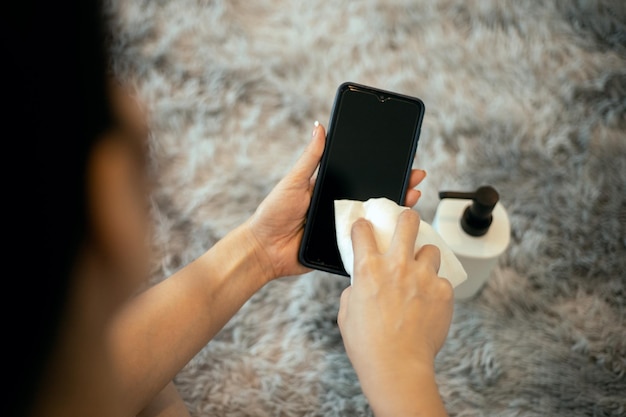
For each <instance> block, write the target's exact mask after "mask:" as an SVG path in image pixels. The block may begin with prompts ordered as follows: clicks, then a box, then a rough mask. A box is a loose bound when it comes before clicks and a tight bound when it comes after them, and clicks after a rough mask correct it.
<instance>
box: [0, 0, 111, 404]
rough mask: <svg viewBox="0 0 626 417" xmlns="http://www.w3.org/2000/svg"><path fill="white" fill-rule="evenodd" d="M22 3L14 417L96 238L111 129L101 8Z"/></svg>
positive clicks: (15, 23) (10, 80)
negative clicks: (80, 258)
mask: <svg viewBox="0 0 626 417" xmlns="http://www.w3.org/2000/svg"><path fill="white" fill-rule="evenodd" d="M15 3H19V4H17V5H9V6H3V9H5V10H3V18H2V19H3V20H4V19H6V20H7V21H6V22H3V24H2V29H1V30H2V32H3V33H2V40H1V42H2V46H3V48H2V51H3V54H5V56H4V63H3V66H4V68H3V72H6V75H5V76H4V77H2V79H3V80H4V81H5V82H7V84H9V86H8V89H5V92H4V96H5V100H6V97H7V91H6V90H8V100H7V101H6V102H7V103H10V105H11V107H12V110H10V112H9V117H8V118H7V119H8V120H10V121H9V123H10V124H11V125H12V126H14V127H15V128H16V129H14V130H13V137H12V138H11V139H12V142H16V144H17V145H18V146H17V147H18V149H17V152H13V153H10V155H12V159H14V160H13V161H12V162H13V166H15V165H17V171H16V173H19V177H23V178H28V179H29V180H28V182H26V183H24V182H23V181H21V180H19V179H18V178H19V177H18V176H17V175H13V176H12V177H9V178H8V181H7V182H9V183H11V184H12V186H8V190H9V192H8V193H7V194H8V195H9V196H10V197H11V198H12V199H13V201H14V204H13V206H12V208H14V209H15V210H14V211H12V210H11V209H10V210H9V212H10V214H9V215H10V216H11V217H10V219H11V222H12V223H13V225H12V227H13V229H12V230H11V232H13V233H12V234H14V236H12V234H9V236H11V238H12V240H11V241H10V243H11V244H12V245H13V248H14V249H15V252H16V255H17V256H15V257H12V259H10V262H14V263H16V265H17V266H18V268H19V270H18V272H15V273H14V276H12V277H9V281H10V282H9V283H8V291H7V293H6V294H9V295H10V296H9V297H7V298H8V299H9V300H10V299H11V298H13V303H12V304H13V307H11V310H9V311H7V312H6V313H5V314H4V315H3V316H4V320H5V325H4V329H3V332H4V331H6V333H5V335H6V337H5V338H4V340H5V343H4V345H5V346H4V347H5V349H3V350H4V351H5V352H6V353H5V355H7V356H6V357H5V358H6V361H7V362H8V369H7V367H4V366H3V368H4V369H7V371H8V372H5V373H4V378H5V379H6V380H7V381H8V385H9V386H10V393H9V395H8V396H7V397H8V407H9V409H8V410H7V412H2V413H0V414H2V415H9V416H14V415H15V416H21V415H28V414H29V412H30V409H29V408H30V407H31V406H32V403H33V401H34V400H35V396H36V395H37V392H38V389H39V383H40V382H41V377H42V374H43V372H44V370H45V365H46V362H47V360H48V359H49V355H50V353H51V351H52V350H53V348H54V346H55V344H56V338H57V336H58V331H59V328H60V323H61V321H62V319H63V314H64V306H65V304H66V301H67V296H68V292H69V291H70V290H71V288H72V281H71V279H72V275H73V271H72V268H73V267H74V265H75V263H76V256H77V253H78V251H79V250H80V247H81V245H82V244H83V243H84V241H85V237H86V236H87V235H88V234H89V217H88V210H87V206H86V202H87V194H86V191H87V190H86V183H85V173H86V164H87V161H88V157H89V154H90V152H91V151H92V149H93V147H94V145H95V143H96V142H97V140H98V139H99V138H100V137H101V136H102V133H103V132H104V131H105V130H107V129H108V128H109V127H110V126H111V124H112V123H111V112H110V108H109V102H108V98H107V80H106V64H107V60H106V50H105V47H104V29H105V27H104V25H103V19H102V9H101V4H100V2H98V1H91V0H77V1H69V2H48V1H42V2H15ZM5 32H6V33H5ZM5 162H8V163H11V162H10V161H5ZM5 178H6V176H5ZM5 192H7V188H5ZM19 255H22V256H24V259H23V260H21V262H20V256H19ZM5 307H6V306H5ZM11 313H12V314H11ZM11 391H12V392H11Z"/></svg>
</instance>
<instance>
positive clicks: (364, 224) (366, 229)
mask: <svg viewBox="0 0 626 417" xmlns="http://www.w3.org/2000/svg"><path fill="white" fill-rule="evenodd" d="M350 236H351V238H352V250H353V251H354V259H355V260H356V259H357V258H359V257H364V256H368V255H370V254H373V253H379V250H378V245H377V244H376V238H375V237H374V228H373V227H372V224H371V223H370V222H369V221H367V220H365V219H364V218H359V219H357V221H355V222H354V223H353V224H352V230H351V234H350Z"/></svg>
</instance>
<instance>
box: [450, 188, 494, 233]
mask: <svg viewBox="0 0 626 417" xmlns="http://www.w3.org/2000/svg"><path fill="white" fill-rule="evenodd" d="M439 198H440V199H444V198H459V199H466V200H472V203H471V204H470V205H469V206H467V208H466V209H465V211H464V212H463V216H462V217H461V227H462V228H463V230H464V231H465V233H467V234H468V235H471V236H476V237H478V236H483V235H484V234H485V233H487V231H488V230H489V226H491V222H492V220H493V216H492V215H491V213H492V212H493V209H494V207H495V206H496V204H497V203H498V200H499V199H500V196H499V194H498V192H497V191H496V189H495V188H493V187H491V186H489V185H486V186H482V187H479V188H478V189H477V190H476V191H474V192H473V193H464V192H456V191H441V192H439Z"/></svg>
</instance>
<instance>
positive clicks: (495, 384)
mask: <svg viewBox="0 0 626 417" xmlns="http://www.w3.org/2000/svg"><path fill="white" fill-rule="evenodd" d="M107 13H108V17H109V19H110V28H111V38H110V40H111V51H112V58H113V69H114V71H115V73H116V74H117V75H118V76H119V77H120V79H122V80H123V81H125V82H126V83H128V84H130V85H132V86H133V87H134V88H136V90H137V95H138V98H139V99H140V100H141V101H142V102H143V103H144V104H145V106H146V109H147V111H148V113H149V115H150V128H151V131H152V137H151V149H152V157H153V162H154V169H155V174H156V178H157V186H156V189H155V190H154V195H153V201H154V225H155V229H156V235H155V238H154V248H155V258H154V275H153V277H152V281H151V282H157V281H159V280H161V279H164V278H166V277H167V276H168V275H170V274H171V273H172V272H174V271H175V270H176V269H178V268H180V267H181V266H182V265H184V264H186V263H187V262H189V261H191V260H192V259H194V258H195V257H197V256H198V255H200V254H201V253H202V252H203V251H205V250H206V249H208V248H210V247H211V245H213V244H214V243H215V242H216V241H217V240H218V239H220V238H221V237H222V236H224V235H225V234H226V233H227V232H228V231H229V230H231V229H232V228H234V227H235V226H236V225H238V224H239V223H241V222H243V221H244V220H245V219H246V218H247V217H248V216H250V214H251V213H252V212H253V211H254V209H255V208H256V206H257V205H258V204H259V203H260V202H261V200H262V199H263V198H264V197H265V196H266V195H267V193H268V192H269V191H270V190H271V188H272V187H273V186H274V185H275V184H276V182H277V181H278V180H279V179H280V178H281V177H282V176H283V175H284V174H285V173H286V172H287V171H288V169H289V168H290V167H291V165H292V163H293V162H294V161H295V159H296V158H297V157H298V156H299V155H300V153H301V151H302V149H303V148H304V146H305V144H306V142H307V141H308V140H309V137H310V132H311V129H312V126H313V125H312V123H313V121H314V120H316V119H319V120H320V121H321V122H322V123H324V124H327V122H328V117H329V113H330V108H331V105H332V99H333V96H334V93H335V89H336V88H337V86H338V85H339V84H340V83H341V82H343V81H348V80H349V81H355V82H359V83H363V84H368V85H373V86H377V87H381V88H385V89H389V90H395V91H398V92H402V93H405V94H410V95H414V96H417V97H420V98H421V99H423V100H424V102H425V104H426V116H425V119H424V125H423V129H422V135H421V140H420V143H419V146H418V151H417V156H416V159H415V166H416V167H421V168H425V169H426V170H427V171H428V174H429V175H428V177H427V179H426V180H425V182H424V183H423V184H422V186H421V190H422V192H423V196H422V199H421V200H420V202H419V203H418V204H417V206H416V207H415V209H416V210H418V211H419V212H420V214H421V215H422V218H423V219H424V220H426V221H431V220H432V217H433V215H434V211H435V208H436V206H437V204H438V196H437V192H438V191H439V190H443V189H453V190H471V189H474V188H475V187H477V186H479V185H483V184H491V185H493V186H494V187H496V188H497V189H498V190H499V191H500V194H501V201H502V203H503V205H504V206H505V207H506V208H507V210H508V213H509V215H510V219H511V222H512V231H511V233H512V242H511V245H510V247H509V249H508V250H507V252H506V253H505V255H504V256H503V257H502V258H501V260H500V263H499V265H498V267H497V268H496V270H495V271H494V272H493V274H492V276H491V278H490V280H489V281H488V283H487V285H486V287H484V289H483V291H482V292H481V293H479V294H478V295H477V296H476V297H475V298H473V299H471V300H466V301H458V302H457V303H456V306H455V316H454V320H453V324H452V328H451V330H450V334H449V338H448V340H447V342H446V345H445V347H444V348H443V350H442V351H441V352H440V354H439V356H438V358H437V375H438V382H439V385H440V390H441V393H442V396H443V398H444V400H445V403H446V405H447V408H448V410H449V413H450V415H451V416H624V415H626V272H625V271H626V2H624V1H623V0H615V1H609V0H595V1H594V0H573V1H571V0H570V1H565V0H553V1H544V2H539V1H529V0H521V1H520V0H484V1H479V0H436V1H435V0H412V1H410V0H389V1H384V0H378V1H376V0H362V1H347V0H337V1H314V0H312V1H304V0H302V1H279V0H258V1H242V0H177V1H166V0H161V1H147V0H146V1H139V0H125V1H121V0H110V2H109V3H108V4H107ZM347 284H348V280H347V279H345V278H342V277H338V276H332V275H328V274H324V273H318V272H312V273H309V274H307V275H304V276H301V277H288V278H286V279H282V280H279V281H276V282H273V283H271V284H269V285H267V286H266V287H265V288H263V289H262V290H261V291H260V292H259V293H257V294H256V295H255V296H254V297H253V298H252V299H251V300H250V301H249V302H248V303H247V304H246V305H245V306H244V307H243V308H242V309H241V310H240V311H239V312H238V313H237V314H236V316H235V317H234V318H233V319H232V321H230V323H228V325H227V326H226V327H225V328H224V329H223V331H222V332H221V333H219V334H218V335H217V337H216V338H215V339H214V340H213V341H211V342H210V343H209V344H208V345H207V346H206V347H205V348H204V349H203V350H202V351H201V352H200V353H199V354H198V355H197V356H196V357H195V358H194V359H193V360H192V361H191V362H190V363H189V364H188V365H187V366H186V367H185V368H184V369H183V370H182V371H181V372H180V373H179V375H178V376H177V377H176V380H175V382H176V384H177V386H178V388H179V390H180V392H181V394H182V396H183V397H184V400H185V401H186V403H187V404H188V406H189V409H190V410H191V413H192V415H193V416H368V415H371V411H370V409H369V408H368V405H367V402H366V400H365V398H364V396H363V394H362V392H361V390H360V387H359V384H358V381H357V379H356V376H355V373H354V371H353V369H352V367H351V365H350V362H349V360H348V359H347V357H346V355H345V351H344V348H343V344H342V340H341V337H340V334H339V331H338V328H337V324H336V314H337V310H338V302H339V296H340V293H341V291H342V290H343V289H344V288H345V287H346V285H347ZM210 308H212V307H211V306H207V309H210Z"/></svg>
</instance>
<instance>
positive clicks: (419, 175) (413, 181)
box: [409, 169, 426, 188]
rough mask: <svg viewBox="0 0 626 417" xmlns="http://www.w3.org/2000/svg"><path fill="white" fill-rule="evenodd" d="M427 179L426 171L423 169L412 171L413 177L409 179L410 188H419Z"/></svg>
mask: <svg viewBox="0 0 626 417" xmlns="http://www.w3.org/2000/svg"><path fill="white" fill-rule="evenodd" d="M424 178H426V171H425V170H423V169H413V170H411V176H410V177H409V188H415V187H417V186H418V185H419V184H420V183H421V182H422V181H424Z"/></svg>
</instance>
